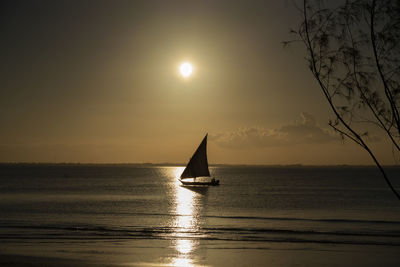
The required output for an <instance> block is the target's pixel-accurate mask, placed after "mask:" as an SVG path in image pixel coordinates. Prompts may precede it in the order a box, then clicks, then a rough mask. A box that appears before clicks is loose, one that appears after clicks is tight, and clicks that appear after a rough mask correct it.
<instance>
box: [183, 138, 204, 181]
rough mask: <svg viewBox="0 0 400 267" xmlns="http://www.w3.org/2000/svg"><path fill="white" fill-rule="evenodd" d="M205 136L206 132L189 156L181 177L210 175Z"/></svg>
mask: <svg viewBox="0 0 400 267" xmlns="http://www.w3.org/2000/svg"><path fill="white" fill-rule="evenodd" d="M207 136H208V134H206V136H205V137H204V139H203V141H201V143H200V145H199V147H198V148H197V150H196V151H195V152H194V154H193V156H192V157H191V158H190V160H189V163H188V164H187V165H186V168H185V170H184V171H183V172H182V174H181V179H185V178H196V177H200V176H202V177H209V176H210V171H209V170H208V161H207Z"/></svg>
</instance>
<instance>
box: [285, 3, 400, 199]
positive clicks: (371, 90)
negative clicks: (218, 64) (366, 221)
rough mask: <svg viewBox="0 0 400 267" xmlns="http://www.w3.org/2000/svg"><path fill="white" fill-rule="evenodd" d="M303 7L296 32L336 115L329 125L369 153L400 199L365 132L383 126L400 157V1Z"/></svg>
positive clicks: (304, 5) (317, 4) (313, 71)
mask: <svg viewBox="0 0 400 267" xmlns="http://www.w3.org/2000/svg"><path fill="white" fill-rule="evenodd" d="M299 10H300V12H301V14H302V22H301V24H300V25H299V27H298V29H297V30H292V33H293V34H295V35H296V36H297V37H298V41H300V42H301V43H302V44H304V45H305V47H306V51H307V53H306V60H307V62H308V66H309V68H310V70H311V72H312V74H313V76H314V78H315V79H316V81H317V82H318V85H319V87H320V89H321V90H322V92H323V94H324V96H325V98H326V100H327V101H328V104H329V106H330V107H331V109H332V111H333V113H334V115H335V119H334V120H333V121H330V122H329V125H330V126H331V127H332V128H333V129H334V130H335V131H337V132H338V133H340V135H341V136H342V137H343V138H349V139H351V140H352V141H354V142H355V143H357V144H358V145H360V146H361V147H362V148H363V149H364V150H365V151H366V152H367V153H368V154H369V155H370V156H371V158H372V159H373V161H374V162H375V164H376V165H377V167H378V168H379V170H380V171H381V173H382V175H383V177H384V178H385V180H386V182H387V184H388V186H389V187H390V188H391V190H392V191H393V192H394V193H395V194H396V196H397V197H398V198H399V200H400V195H399V193H398V192H396V190H395V189H394V188H393V186H392V184H391V183H390V180H389V179H388V177H387V175H386V172H385V170H384V168H383V167H382V166H381V164H380V163H379V161H378V159H377V158H376V156H375V154H374V153H373V151H372V150H371V148H370V146H369V145H368V142H367V141H368V132H367V131H366V129H367V128H368V127H370V126H368V127H367V126H366V125H367V124H369V125H373V126H374V127H377V128H379V129H380V130H382V131H383V132H384V135H385V136H386V138H387V140H388V141H390V142H391V143H392V145H393V150H394V151H395V152H396V153H397V155H399V152H400V146H399V143H400V114H399V108H400V64H399V63H400V1H399V0H380V1H376V0H346V1H343V2H341V4H338V5H337V6H335V7H327V5H324V1H321V0H314V1H307V0H304V2H303V6H302V7H301V8H299ZM291 42H293V41H291ZM291 42H285V43H284V44H288V43H291ZM360 125H361V127H360ZM362 125H364V126H362ZM390 153H392V151H390Z"/></svg>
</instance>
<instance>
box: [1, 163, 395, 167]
mask: <svg viewBox="0 0 400 267" xmlns="http://www.w3.org/2000/svg"><path fill="white" fill-rule="evenodd" d="M1 165H42V166H134V167H160V166H164V167H177V166H182V167H184V166H186V163H170V162H162V163H150V162H146V163H106V162H104V163H89V162H84V163H82V162H0V166H1ZM209 166H210V167H270V168H273V167H277V168H279V167H285V168H308V167H355V168H357V167H363V168H364V167H373V168H375V167H376V166H375V165H351V164H332V165H307V164H228V163H213V164H209ZM383 166H384V167H399V168H400V165H383Z"/></svg>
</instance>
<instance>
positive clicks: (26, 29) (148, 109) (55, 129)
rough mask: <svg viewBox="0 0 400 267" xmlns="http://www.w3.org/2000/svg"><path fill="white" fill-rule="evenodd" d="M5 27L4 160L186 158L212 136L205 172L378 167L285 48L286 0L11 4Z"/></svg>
mask: <svg viewBox="0 0 400 267" xmlns="http://www.w3.org/2000/svg"><path fill="white" fill-rule="evenodd" d="M1 19H2V23H1V26H0V33H1V35H2V42H1V43H0V48H1V49H0V54H1V58H2V61H1V63H0V69H1V75H0V85H1V91H0V105H1V113H0V123H1V125H2V127H1V128H2V130H1V131H0V162H82V163H101V162H106V163H126V162H151V163H161V162H187V160H188V159H189V158H190V156H191V155H192V153H193V152H194V150H195V149H196V147H197V146H198V144H199V143H200V141H201V140H202V138H203V137H204V135H205V134H206V133H209V143H208V157H209V162H210V163H211V164H213V163H225V164H267V165H274V164H305V165H336V164H355V165H360V164H361V165H372V164H373V162H372V161H371V159H370V158H369V156H368V155H367V154H366V153H365V152H364V151H362V150H361V149H359V148H358V147H357V146H356V145H354V144H352V143H350V142H349V141H345V142H342V141H341V139H340V137H339V136H338V135H337V134H335V133H333V132H332V131H331V130H330V129H329V127H328V125H327V122H328V120H329V118H331V117H332V116H331V114H330V110H329V109H328V107H327V105H326V103H325V99H324V98H323V96H322V94H321V92H320V90H319V89H318V87H317V84H316V82H315V80H314V79H313V78H312V75H311V73H310V72H309V70H308V68H307V65H306V62H305V61H304V59H303V57H304V55H303V53H304V51H302V49H301V48H299V47H296V46H291V47H289V48H286V49H284V48H283V47H282V44H281V42H282V41H284V40H288V39H291V38H292V37H291V36H290V35H289V28H291V27H295V26H296V25H297V23H298V15H297V11H296V9H295V8H294V7H293V6H292V4H291V3H290V1H276V2H266V1H251V2H248V1H215V2H211V1H151V2H149V1H118V2H111V1H79V3H78V2H74V1H40V2H39V1H7V2H3V3H2V9H1ZM186 61H187V62H190V63H191V64H192V66H193V74H191V76H190V77H187V78H183V77H181V75H179V66H180V64H181V63H182V62H186ZM379 135H380V133H375V132H373V133H372V135H371V140H372V141H373V143H372V146H373V147H374V148H375V149H377V156H378V157H379V159H380V160H381V161H382V163H384V164H393V163H394V160H393V158H392V155H387V154H385V153H383V151H385V149H386V148H387V146H388V145H387V144H384V143H383V142H382V141H380V138H379Z"/></svg>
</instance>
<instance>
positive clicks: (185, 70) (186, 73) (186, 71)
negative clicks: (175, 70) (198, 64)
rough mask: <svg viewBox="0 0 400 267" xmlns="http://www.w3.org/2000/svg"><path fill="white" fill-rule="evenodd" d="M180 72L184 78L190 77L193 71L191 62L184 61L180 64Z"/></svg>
mask: <svg viewBox="0 0 400 267" xmlns="http://www.w3.org/2000/svg"><path fill="white" fill-rule="evenodd" d="M179 72H180V73H181V75H182V77H183V78H189V77H190V76H191V75H192V73H193V66H192V64H190V63H189V62H183V63H182V64H181V65H180V66H179Z"/></svg>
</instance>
